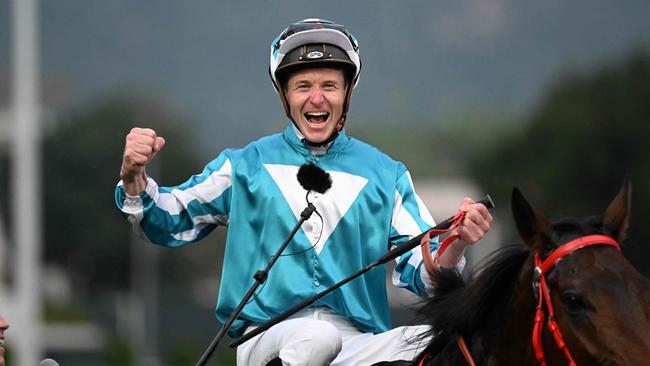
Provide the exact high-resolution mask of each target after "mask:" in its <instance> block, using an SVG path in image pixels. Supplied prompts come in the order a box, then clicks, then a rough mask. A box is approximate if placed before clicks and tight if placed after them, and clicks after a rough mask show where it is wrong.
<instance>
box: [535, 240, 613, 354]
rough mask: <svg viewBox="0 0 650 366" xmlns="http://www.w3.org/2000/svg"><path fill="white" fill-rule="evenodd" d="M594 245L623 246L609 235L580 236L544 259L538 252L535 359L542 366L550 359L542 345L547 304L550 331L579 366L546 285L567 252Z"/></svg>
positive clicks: (559, 345)
mask: <svg viewBox="0 0 650 366" xmlns="http://www.w3.org/2000/svg"><path fill="white" fill-rule="evenodd" d="M592 245H609V246H612V247H614V248H616V249H618V250H621V247H620V245H619V244H618V243H617V242H616V240H614V239H612V238H611V237H609V236H606V235H587V236H583V237H580V238H578V239H575V240H572V241H570V242H568V243H566V244H563V245H561V246H560V247H558V248H557V249H556V250H555V251H553V253H551V254H550V255H549V256H548V257H547V258H546V259H545V260H544V261H542V259H541V256H540V253H539V251H537V252H535V270H534V272H533V291H534V292H535V296H536V297H537V301H538V302H537V312H536V313H535V323H534V326H533V337H532V338H533V350H534V351H535V358H536V359H537V362H539V364H540V365H541V366H546V358H545V357H544V349H543V346H542V330H543V324H544V315H545V314H544V304H546V309H547V310H548V317H547V320H548V321H547V323H546V326H547V327H548V330H549V332H551V335H553V339H554V340H555V344H557V347H558V348H559V349H560V350H562V352H564V355H565V356H566V358H567V361H568V364H569V365H570V366H576V363H575V361H574V360H573V357H571V353H570V352H569V348H568V347H567V345H566V343H565V342H564V339H563V338H562V332H561V331H560V328H559V326H558V324H557V321H556V320H555V312H554V310H553V303H552V302H551V295H550V293H549V291H548V286H547V284H546V274H547V273H548V272H549V271H550V270H551V269H552V268H553V267H554V266H555V264H556V263H557V262H558V261H559V260H560V259H562V258H564V257H565V256H566V255H567V254H570V253H572V252H574V251H576V250H578V249H582V248H585V247H588V246H592Z"/></svg>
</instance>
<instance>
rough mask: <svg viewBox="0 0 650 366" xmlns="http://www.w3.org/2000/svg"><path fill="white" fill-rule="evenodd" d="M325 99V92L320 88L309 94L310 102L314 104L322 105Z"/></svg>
mask: <svg viewBox="0 0 650 366" xmlns="http://www.w3.org/2000/svg"><path fill="white" fill-rule="evenodd" d="M324 100H325V97H323V92H322V90H320V89H315V90H314V92H313V93H312V94H311V95H310V96H309V102H310V103H311V104H313V105H320V104H321V103H323V101H324Z"/></svg>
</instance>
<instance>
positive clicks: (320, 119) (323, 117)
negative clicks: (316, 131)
mask: <svg viewBox="0 0 650 366" xmlns="http://www.w3.org/2000/svg"><path fill="white" fill-rule="evenodd" d="M329 116H330V114H329V112H306V113H305V120H307V122H309V123H314V124H320V123H325V122H327V119H328V118H329Z"/></svg>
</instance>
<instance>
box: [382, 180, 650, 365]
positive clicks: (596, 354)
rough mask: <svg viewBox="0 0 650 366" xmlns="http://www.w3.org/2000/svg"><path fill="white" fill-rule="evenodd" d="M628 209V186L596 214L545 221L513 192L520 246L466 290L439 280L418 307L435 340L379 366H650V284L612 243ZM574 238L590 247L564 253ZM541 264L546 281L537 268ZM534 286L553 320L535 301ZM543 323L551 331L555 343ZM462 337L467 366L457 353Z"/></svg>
mask: <svg viewBox="0 0 650 366" xmlns="http://www.w3.org/2000/svg"><path fill="white" fill-rule="evenodd" d="M629 202H630V185H629V183H626V184H625V185H624V187H623V189H622V190H621V192H620V193H619V194H618V196H617V197H616V198H615V199H614V201H613V202H612V203H611V204H610V206H609V207H608V208H607V210H606V211H605V213H604V214H603V215H602V216H598V217H590V218H586V219H583V220H580V221H578V220H564V221H560V222H556V223H551V222H549V221H548V220H547V219H546V218H545V217H544V216H543V215H542V214H541V213H540V212H539V211H538V210H537V209H535V208H533V207H532V206H531V205H530V204H529V203H528V202H527V201H526V199H525V198H524V197H523V196H522V195H521V193H520V192H519V190H517V189H515V190H514V191H513V194H512V211H513V214H514V218H515V222H516V225H517V229H518V231H519V233H520V236H521V238H522V239H523V241H524V242H525V243H526V246H525V247H523V246H517V247H508V248H505V249H502V250H500V251H497V252H496V253H494V254H493V255H492V256H491V257H490V259H489V260H488V261H486V263H487V265H486V266H484V267H483V268H482V269H480V270H479V271H478V272H477V273H478V275H477V276H476V277H475V279H472V280H469V281H468V282H467V284H465V283H464V282H463V281H462V280H461V278H460V277H459V276H457V275H454V274H447V273H438V274H437V275H436V277H437V278H436V280H437V281H438V282H437V283H438V284H439V286H438V290H437V292H438V293H437V294H436V296H434V297H432V298H431V299H430V300H428V301H427V303H426V304H425V306H424V307H423V308H422V314H423V316H424V317H425V318H426V319H427V320H428V322H429V323H430V324H431V325H432V331H431V333H430V334H429V335H434V336H433V337H432V339H433V340H432V341H431V342H430V344H429V346H428V347H427V348H426V350H425V351H424V352H423V353H422V354H420V355H419V356H418V358H417V359H416V360H414V361H409V362H404V363H399V362H391V363H381V365H394V366H396V365H468V364H470V363H469V362H475V364H476V365H538V364H540V363H542V362H540V361H537V360H536V352H537V353H538V357H537V358H539V359H540V360H543V362H545V363H546V364H547V365H570V364H576V365H580V366H584V365H650V281H649V280H648V279H647V278H645V277H643V276H642V275H641V274H639V272H638V271H637V270H636V269H635V268H634V267H633V266H632V265H631V264H630V263H629V262H628V261H627V260H626V259H625V257H624V256H623V254H622V253H621V251H620V250H619V249H618V244H617V243H616V242H621V241H623V240H624V239H625V233H626V230H627V227H628V221H629V206H630V204H629ZM576 239H578V241H585V242H587V241H591V243H590V245H588V246H584V247H583V245H582V244H580V245H578V246H577V247H576V248H570V249H569V250H567V247H566V246H564V245H565V244H566V243H569V242H573V243H571V244H570V245H573V244H574V243H575V242H576ZM558 248H559V249H558ZM565 251H566V252H568V254H566V255H563V254H560V253H562V252H565ZM535 253H539V256H540V261H541V260H544V259H546V258H549V257H551V260H553V261H555V257H556V256H558V255H559V256H560V257H561V258H560V260H558V261H557V262H554V263H551V264H550V265H547V264H544V265H543V266H542V265H541V264H540V262H537V264H536V261H535ZM554 253H555V254H554ZM545 266H548V267H549V268H548V269H546V270H545V271H544V273H543V274H542V273H541V271H539V270H537V271H536V269H535V268H536V267H545ZM536 272H537V274H536ZM541 282H544V285H546V287H548V290H549V292H548V293H549V296H548V301H549V303H550V304H551V306H552V308H553V309H554V317H549V313H550V312H551V311H553V310H551V309H550V308H549V305H548V304H547V303H546V302H544V301H541V302H540V301H539V298H540V297H541V298H542V299H543V298H544V297H545V296H544V295H542V294H541V292H540V285H541ZM538 307H539V311H537V314H538V315H537V316H536V309H537V308H538ZM535 318H538V319H539V326H540V328H539V330H540V335H539V342H538V343H539V345H540V346H539V347H538V349H537V350H535V348H534V347H533V341H532V340H531V339H532V334H533V326H534V323H535ZM549 318H551V319H549ZM549 320H551V321H555V322H556V324H557V327H558V329H559V332H556V333H559V338H561V339H560V340H559V343H558V342H556V340H555V337H554V336H553V335H552V334H551V332H550V331H549V327H548V323H549ZM459 336H462V339H463V340H464V342H465V344H466V345H467V348H468V351H469V352H468V354H469V355H471V356H469V357H471V358H472V359H473V361H468V360H467V357H465V356H463V355H462V353H461V351H460V350H459V349H460V347H459V343H460V341H459V339H460V337H459ZM556 337H557V334H556ZM558 344H559V345H560V346H558ZM563 345H565V346H564V349H560V347H562V346H563ZM540 352H541V353H542V354H543V355H540V354H539V353H540ZM570 360H571V361H572V362H574V363H570V362H571V361H570Z"/></svg>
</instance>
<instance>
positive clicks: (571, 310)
mask: <svg viewBox="0 0 650 366" xmlns="http://www.w3.org/2000/svg"><path fill="white" fill-rule="evenodd" d="M562 306H563V308H564V310H565V311H566V313H567V314H568V315H570V316H574V317H575V316H581V315H584V313H585V312H586V311H588V310H590V309H591V306H590V305H589V303H588V302H587V301H586V300H585V299H584V298H582V296H580V295H579V294H578V293H576V292H574V291H570V290H569V291H565V292H564V293H562Z"/></svg>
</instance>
